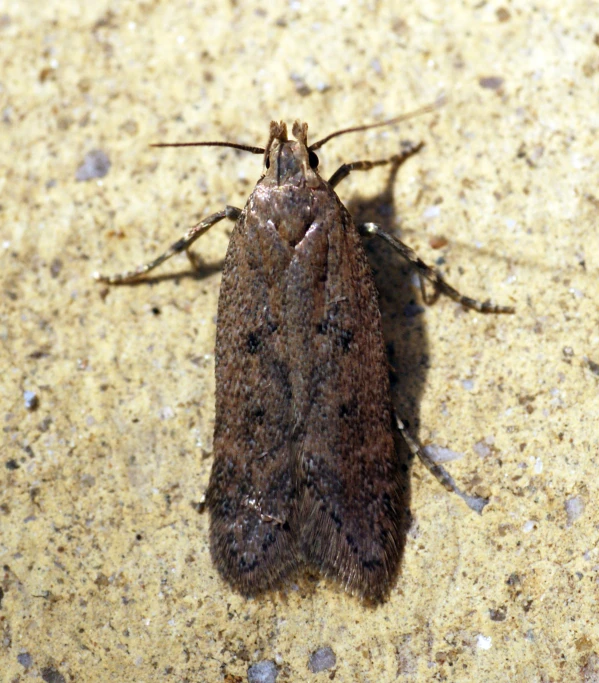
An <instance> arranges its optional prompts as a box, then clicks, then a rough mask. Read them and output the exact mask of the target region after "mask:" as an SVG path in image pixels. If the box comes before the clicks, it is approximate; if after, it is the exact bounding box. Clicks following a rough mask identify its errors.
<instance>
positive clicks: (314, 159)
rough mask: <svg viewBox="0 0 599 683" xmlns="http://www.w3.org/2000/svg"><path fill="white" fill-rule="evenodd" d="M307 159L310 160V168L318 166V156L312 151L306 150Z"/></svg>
mask: <svg viewBox="0 0 599 683" xmlns="http://www.w3.org/2000/svg"><path fill="white" fill-rule="evenodd" d="M308 161H309V162H310V168H318V157H317V156H316V154H315V153H314V152H311V151H308Z"/></svg>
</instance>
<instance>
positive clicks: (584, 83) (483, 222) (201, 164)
mask: <svg viewBox="0 0 599 683" xmlns="http://www.w3.org/2000/svg"><path fill="white" fill-rule="evenodd" d="M0 10H1V11H0V115H1V116H0V164H1V171H0V188H1V189H0V277H1V280H2V287H1V299H0V302H1V303H0V367H1V368H2V382H0V400H1V402H2V403H1V406H2V407H1V411H0V417H1V420H2V428H3V431H2V440H1V443H0V447H1V459H2V462H1V475H0V559H1V565H3V576H2V583H0V586H1V588H2V593H0V595H1V596H2V600H1V602H0V630H1V633H2V638H1V639H0V662H1V665H0V669H1V670H2V672H3V674H2V680H5V681H10V682H12V683H16V682H17V681H28V680H30V679H35V678H41V679H42V680H44V681H50V682H52V683H61V682H62V681H66V682H68V681H86V682H87V681H135V682H142V681H144V682H145V681H159V680H165V681H170V680H172V681H228V682H231V681H245V680H274V678H273V677H274V676H275V675H277V676H278V678H277V681H279V682H280V681H312V680H328V679H329V678H330V679H332V678H333V677H334V679H335V681H338V682H339V681H342V682H346V681H373V682H374V681H377V682H379V681H410V682H411V681H414V682H420V681H423V682H424V681H476V682H478V681H512V680H517V681H528V682H533V681H535V682H536V681H539V682H549V681H554V682H560V681H583V682H587V683H589V682H591V681H597V680H599V629H598V626H597V612H598V604H597V601H598V596H599V585H598V579H599V551H598V548H597V540H598V536H599V512H598V511H597V502H596V501H597V493H598V490H597V489H598V486H597V481H598V477H597V466H598V463H599V461H598V457H597V453H598V450H599V438H598V434H599V428H598V426H597V421H598V419H599V397H598V389H599V328H598V321H599V315H598V312H597V311H598V309H597V303H598V301H599V277H598V275H599V237H598V230H597V220H598V218H599V189H598V180H599V176H598V171H597V169H598V164H597V159H598V157H599V142H598V140H599V137H598V128H599V106H598V104H599V103H598V100H597V97H598V92H599V6H598V5H597V3H596V2H582V1H580V2H576V1H573V2H569V3H561V2H557V1H555V0H554V1H550V2H544V3H540V4H536V5H534V6H533V5H531V4H530V3H526V2H518V1H514V2H508V1H505V2H504V1H503V0H500V1H498V2H495V3H491V2H482V3H478V2H457V1H455V0H453V1H451V2H447V3H446V2H441V1H440V0H436V1H429V0H423V1H420V2H407V3H401V4H400V3H394V2H393V3H392V2H375V1H373V2H363V3H350V2H342V1H340V2H332V3H311V2H299V1H297V2H295V1H294V2H290V3H270V4H269V5H266V4H264V3H257V2H243V3H241V2H240V3H237V2H231V3H216V2H214V3H211V2H193V1H190V2H182V1H180V0H176V1H174V2H168V3H167V2H122V3H110V2H103V1H99V2H96V3H85V4H84V3H78V2H75V0H62V1H60V2H58V1H57V0H49V1H47V2H44V3H41V2H35V3H24V2H21V3H19V2H16V1H14V2H13V1H12V0H6V2H5V3H4V4H3V5H2V6H1V8H0ZM441 92H445V93H446V94H447V95H448V98H449V99H448V103H447V105H446V106H445V107H443V108H442V109H440V110H439V111H438V112H436V113H434V114H432V115H428V116H424V117H422V118H419V119H416V120H413V121H410V122H409V124H405V125H402V126H399V127H397V126H396V127H393V128H391V129H385V130H375V131H370V132H368V133H362V134H355V135H351V136H346V137H344V138H339V139H338V140H336V141H331V143H330V144H329V145H327V146H326V147H325V148H323V150H322V153H321V154H320V157H321V165H322V168H323V169H324V172H325V173H329V174H332V172H333V171H334V170H335V169H336V168H337V167H338V165H339V164H340V163H342V162H343V161H352V160H356V159H363V158H366V159H368V158H370V159H376V158H381V157H385V156H388V155H389V154H392V153H394V152H395V151H397V150H398V149H399V145H400V142H401V140H404V139H408V140H423V141H424V142H425V143H426V147H425V148H424V150H423V151H422V152H421V153H420V154H419V155H418V156H417V157H415V158H413V159H411V160H410V161H409V162H408V163H406V165H405V166H404V167H403V168H401V169H400V170H399V172H398V174H397V176H396V177H394V178H393V177H390V174H389V170H388V169H384V168H383V169H377V170H375V171H372V172H370V173H368V174H355V176H354V177H350V178H349V179H347V180H346V181H344V183H343V184H342V185H340V186H339V194H340V196H341V198H342V199H343V201H344V202H345V203H346V204H347V205H348V206H349V207H350V208H351V209H352V211H354V212H355V214H356V215H357V216H358V218H360V219H370V220H379V221H381V222H383V223H384V224H385V225H386V227H387V228H389V229H393V230H396V231H397V230H399V231H400V232H401V235H402V238H403V239H404V240H405V241H406V242H407V243H409V244H410V245H411V246H412V247H413V248H414V249H416V251H417V252H418V253H419V254H420V255H421V256H422V258H423V259H424V260H426V261H428V262H430V263H435V262H437V261H438V260H439V259H440V258H441V267H442V269H443V272H444V273H445V275H446V276H447V278H448V280H449V281H450V282H451V283H452V284H454V285H455V286H456V287H458V288H459V289H460V290H461V291H462V292H464V293H467V294H469V295H471V296H475V297H478V298H480V299H486V298H487V297H490V298H492V299H493V300H495V301H498V302H500V303H507V304H510V303H513V304H514V305H515V306H516V309H517V310H516V314H515V315H514V316H509V317H508V316H503V317H484V316H481V315H478V314H473V313H466V312H464V311H463V310H462V309H461V308H460V307H459V306H457V305H456V304H454V303H453V302H451V301H448V300H446V299H443V298H441V299H440V300H439V301H438V302H437V303H436V304H435V305H434V306H432V307H428V308H425V309H422V310H421V309H420V308H418V304H419V303H420V299H419V293H418V292H417V288H414V282H413V279H412V278H411V276H410V275H409V274H408V273H407V270H406V269H405V267H404V266H403V264H402V263H401V262H399V261H398V260H397V259H396V258H395V257H391V256H389V255H388V253H387V250H386V248H383V247H379V246H376V245H369V252H370V253H371V256H372V257H373V267H374V269H375V271H376V272H377V282H378V284H379V287H380V288H381V293H382V296H381V307H382V311H383V315H384V319H385V326H386V333H387V335H388V337H389V340H390V341H389V348H390V351H391V352H392V353H391V362H392V364H393V366H394V371H395V386H396V391H397V396H396V399H397V405H398V409H399V410H400V412H401V413H402V415H403V416H405V417H407V418H408V420H409V421H410V424H411V425H412V428H413V430H414V431H416V432H417V434H418V436H419V438H420V439H421V441H422V442H423V443H426V444H434V445H437V446H441V447H445V448H448V449H450V450H451V451H453V452H455V453H456V454H463V457H461V458H458V459H456V460H454V461H452V462H449V463H448V465H447V467H448V468H449V469H450V470H451V472H452V474H453V475H454V476H455V477H456V479H457V480H458V481H459V482H460V483H461V484H462V485H463V486H464V488H465V489H467V490H469V491H474V492H478V493H481V494H487V495H490V496H491V503H490V505H489V506H488V507H487V508H486V510H485V511H484V514H483V515H482V516H477V515H475V514H474V513H472V512H471V511H469V510H468V508H466V506H465V505H464V504H463V502H462V501H461V500H459V499H458V498H457V497H455V496H451V495H449V494H447V493H446V492H445V491H444V490H443V489H441V487H440V486H439V485H438V484H437V482H436V481H435V480H433V479H432V477H431V476H430V475H429V474H428V473H427V472H426V471H425V470H424V469H423V467H422V466H421V465H420V464H419V463H415V464H414V467H413V469H412V473H411V481H412V513H413V517H414V522H413V525H412V528H411V529H410V532H409V534H408V539H407V546H406V551H405V557H404V561H403V567H402V572H401V575H400V577H399V579H398V581H397V585H396V588H395V589H394V591H393V592H392V595H391V598H390V599H389V601H388V602H387V603H386V604H385V605H383V606H381V607H379V608H377V609H372V608H369V607H367V606H364V605H362V604H361V603H360V602H359V601H358V600H357V599H356V598H353V597H351V596H349V595H346V594H344V593H342V592H341V591H340V590H339V589H338V588H337V587H335V586H334V585H330V584H328V583H327V582H325V581H322V580H319V579H318V577H314V576H312V577H310V576H308V577H299V578H298V582H297V583H296V584H290V585H289V586H288V587H287V588H286V589H285V590H284V591H281V592H279V593H276V594H273V595H269V596H265V597H263V598H260V599H253V600H249V601H248V600H245V599H243V598H241V597H240V596H238V595H237V594H235V593H233V592H232V591H231V590H230V589H229V587H228V586H227V585H225V584H223V582H222V581H221V580H220V578H219V577H218V575H217V573H216V572H215V570H214V568H213V566H212V565H211V561H210V556H209V551H208V539H207V527H208V518H207V515H206V514H201V513H200V512H199V511H198V510H199V509H200V508H201V505H200V502H201V499H202V494H203V491H204V489H205V487H206V484H207V480H208V476H209V471H210V466H211V457H210V456H211V442H212V429H213V419H214V390H215V388H214V379H213V370H214V356H213V343H214V334H215V327H214V325H215V315H216V304H217V297H218V289H219V282H220V265H221V263H222V259H223V258H224V254H225V250H226V244H227V237H228V235H229V234H230V231H231V225H225V224H221V225H220V226H218V227H215V228H214V229H213V230H212V232H211V233H209V234H208V235H207V236H205V237H204V238H203V239H202V240H200V243H198V248H197V251H198V253H201V256H202V259H203V261H204V267H203V268H202V269H201V270H200V272H199V273H198V274H195V273H192V272H190V268H189V264H188V262H187V260H186V259H185V257H184V256H180V257H177V258H176V259H173V261H172V262H170V263H169V264H167V265H165V266H164V268H163V269H162V270H161V271H160V272H159V273H157V277H156V278H154V279H153V280H151V282H150V283H143V284H139V285H137V286H130V287H119V288H112V289H109V288H107V287H105V286H102V285H98V284H96V283H95V282H94V281H93V280H92V279H91V273H92V272H93V271H95V270H100V271H103V272H109V273H111V272H118V271H121V270H124V269H126V268H128V267H130V266H132V265H136V264H137V263H139V262H142V261H145V260H147V259H149V258H151V257H153V256H155V255H157V254H158V253H160V251H161V250H162V249H163V248H164V247H166V246H167V245H168V244H169V243H170V242H171V241H173V240H174V239H176V238H177V237H179V236H180V235H181V234H182V233H183V232H184V230H185V229H186V227H187V226H189V225H190V224H192V223H193V222H194V221H196V220H199V219H200V218H201V217H203V216H205V215H207V214H209V213H211V212H213V211H216V210H218V209H220V208H221V207H222V206H223V205H224V204H225V203H231V204H235V205H238V206H239V205H243V203H244V201H245V199H246V198H247V196H248V194H249V192H250V191H251V188H252V186H253V184H254V182H255V181H256V179H257V178H258V176H259V174H260V170H261V159H260V158H259V157H252V156H251V155H243V154H241V153H236V152H234V151H232V150H214V149H193V150H158V149H151V148H150V147H149V143H151V142H155V141H159V140H162V141H164V140H167V141H188V140H194V139H204V140H206V139H229V140H235V141H240V142H247V143H250V144H256V145H264V143H265V141H266V135H267V130H268V122H269V121H270V119H273V118H274V119H283V120H286V121H288V122H289V123H291V122H292V121H293V120H294V119H295V118H300V119H303V120H306V121H308V122H309V124H310V133H311V135H312V140H315V139H316V138H317V137H321V136H323V135H325V134H327V133H329V132H331V131H333V130H335V129H337V128H339V127H342V126H347V125H355V124H358V123H362V122H367V121H374V120H381V119H382V118H384V117H389V116H392V115H395V114H397V113H400V112H404V111H408V110H410V109H413V108H415V107H418V106H420V105H423V104H425V103H428V102H431V101H433V100H435V98H436V97H437V96H438V95H439V94H440V93H441ZM94 150H100V151H101V152H103V153H104V154H105V155H106V157H107V158H108V160H109V162H110V167H109V169H108V172H107V173H106V174H105V175H104V176H103V177H101V178H100V177H95V178H92V179H89V180H77V177H79V178H82V177H85V176H86V170H85V169H82V170H79V171H78V169H80V168H81V167H82V165H83V164H84V159H85V158H86V155H87V154H89V153H90V152H92V151H94ZM97 158H99V160H100V162H102V157H101V155H100V157H97ZM105 161H106V160H104V164H102V163H100V168H102V167H103V168H104V170H106V168H107V164H106V163H105ZM86 168H89V167H86ZM96 173H97V172H96ZM87 175H88V176H89V173H87ZM91 175H92V176H93V175H94V173H91ZM445 241H446V245H445V246H442V245H443V244H444V242H445ZM389 264H391V266H392V267H391V268H389V267H388V266H389ZM398 281H399V282H398ZM402 283H403V284H402ZM400 284H401V286H399V285H400ZM396 292H398V293H396ZM412 299H413V300H412ZM415 304H416V305H415ZM398 305H399V307H398ZM322 648H330V649H331V650H332V652H333V653H334V657H331V656H330V652H329V651H328V650H325V651H324V652H325V653H326V656H324V655H321V654H319V651H320V650H321V649H322ZM323 661H324V662H326V663H327V666H329V667H331V666H332V668H328V669H325V670H324V671H323V672H321V673H313V670H314V669H318V666H319V665H317V664H314V662H323ZM269 662H270V663H269ZM333 662H334V664H333ZM257 665H258V666H257ZM256 666H257V668H256ZM252 667H254V668H252ZM260 672H262V673H260ZM258 676H262V679H260V678H258ZM269 676H270V678H268V677H269Z"/></svg>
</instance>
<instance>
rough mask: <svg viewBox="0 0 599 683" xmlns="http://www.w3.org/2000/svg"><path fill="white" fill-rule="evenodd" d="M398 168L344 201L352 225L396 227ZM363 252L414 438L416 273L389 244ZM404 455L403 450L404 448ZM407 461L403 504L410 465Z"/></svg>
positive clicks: (418, 368) (372, 242)
mask: <svg viewBox="0 0 599 683" xmlns="http://www.w3.org/2000/svg"><path fill="white" fill-rule="evenodd" d="M400 166H401V164H399V163H396V164H394V165H392V167H391V170H390V171H389V175H388V179H387V183H386V186H385V187H384V189H383V190H382V192H380V193H379V194H377V195H375V196H373V197H368V198H365V197H362V196H357V197H354V198H352V199H350V200H349V201H347V202H345V206H346V208H347V209H348V211H349V212H350V213H351V215H352V218H353V220H354V223H355V224H356V225H359V224H360V223H368V222H372V223H376V224H378V225H379V226H381V228H382V229H383V230H384V231H385V232H388V233H391V234H392V233H394V232H395V231H396V226H397V220H396V216H397V211H396V209H395V202H394V196H393V187H394V184H395V180H396V178H397V174H398V172H399V169H400ZM364 247H365V250H366V253H367V256H368V260H369V262H370V266H371V268H372V272H373V275H374V280H375V283H376V286H377V289H378V291H379V305H380V310H381V317H382V324H383V335H384V338H385V343H386V346H387V356H388V359H389V378H390V381H391V392H392V396H393V403H394V406H395V410H396V412H397V415H398V417H399V418H400V419H401V420H402V422H403V423H404V424H405V426H406V428H407V429H408V431H409V432H410V434H412V435H413V436H417V434H418V429H419V425H420V401H421V399H422V393H423V390H424V385H425V381H426V375H427V368H428V365H429V352H428V349H429V343H428V336H427V333H426V327H425V322H424V316H423V315H422V313H423V312H424V307H423V306H422V304H421V303H420V290H419V287H418V285H417V280H416V278H415V277H414V271H413V269H412V268H411V267H410V266H409V264H408V263H407V262H406V261H404V260H403V259H402V258H401V257H400V256H399V254H397V253H396V252H395V251H394V250H393V249H392V248H391V247H390V246H389V245H388V244H387V243H384V242H383V241H382V240H380V239H377V238H376V237H372V238H369V239H366V240H365V243H364ZM405 450H406V451H407V448H406V449H405ZM406 460H407V466H408V467H407V479H408V481H407V482H406V486H407V487H408V489H407V503H408V506H409V499H410V483H409V482H410V479H411V471H410V470H411V464H412V460H413V458H412V457H411V456H410V457H406Z"/></svg>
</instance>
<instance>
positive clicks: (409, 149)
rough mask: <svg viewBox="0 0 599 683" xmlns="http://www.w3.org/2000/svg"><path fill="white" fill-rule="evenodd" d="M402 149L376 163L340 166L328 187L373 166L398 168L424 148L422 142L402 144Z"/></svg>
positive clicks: (358, 162)
mask: <svg viewBox="0 0 599 683" xmlns="http://www.w3.org/2000/svg"><path fill="white" fill-rule="evenodd" d="M403 147H404V149H403V150H402V151H401V152H400V153H399V154H394V155H393V156H392V157H389V158H388V159H378V160H377V161H353V162H352V163H351V164H343V165H342V166H340V167H339V168H338V169H337V170H336V171H335V173H333V175H332V176H331V178H330V180H329V185H330V186H331V187H335V186H336V185H338V184H339V183H340V182H341V181H342V180H343V179H344V178H347V176H348V175H349V174H350V173H351V172H352V171H370V169H371V168H374V167H375V166H385V165H386V164H395V165H396V166H397V167H398V168H399V166H401V165H402V164H403V162H404V161H406V160H407V159H409V158H410V157H411V156H413V155H414V154H416V152H419V151H420V150H421V149H422V148H423V147H424V142H419V143H418V144H416V145H415V144H413V143H411V142H406V143H404V144H403Z"/></svg>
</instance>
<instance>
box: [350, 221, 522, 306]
mask: <svg viewBox="0 0 599 683" xmlns="http://www.w3.org/2000/svg"><path fill="white" fill-rule="evenodd" d="M358 230H359V231H360V234H361V235H365V236H368V235H376V236H377V237H380V238H381V239H382V240H384V241H385V242H387V243H388V244H390V245H391V246H392V247H393V248H394V249H395V250H396V251H398V252H399V253H400V254H401V256H403V258H405V259H406V261H409V263H411V264H412V265H413V266H414V267H415V268H416V270H417V272H418V276H419V277H420V289H421V291H422V294H423V299H424V301H425V303H427V304H428V303H431V301H434V300H435V299H436V298H437V297H438V296H439V294H445V296H448V297H449V298H450V299H453V300H454V301H457V302H458V303H459V304H462V306H464V307H465V308H473V309H474V310H475V311H479V312H480V313H514V310H515V309H514V307H513V306H499V305H497V304H494V303H492V302H491V301H482V302H481V301H477V300H476V299H471V298H470V297H469V296H463V295H462V294H460V293H459V292H458V291H457V290H456V289H454V288H453V287H452V286H451V285H450V284H448V283H447V282H445V280H444V279H443V278H442V277H441V275H439V273H437V271H436V270H434V269H433V268H431V267H430V266H427V265H426V263H424V261H422V260H421V259H420V258H419V257H418V255H417V254H416V253H415V252H414V251H413V250H412V249H410V247H408V246H407V245H406V244H404V243H403V242H401V241H400V240H398V239H396V238H395V237H393V236H392V235H389V234H388V233H386V232H384V231H383V230H382V229H381V228H380V226H378V225H377V224H376V223H364V224H363V225H359V226H358ZM423 277H425V278H426V279H427V280H429V282H431V283H432V285H433V287H434V288H435V293H434V294H433V297H432V299H431V298H430V297H428V296H427V295H426V293H425V290H424V283H423V280H422V278H423Z"/></svg>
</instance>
